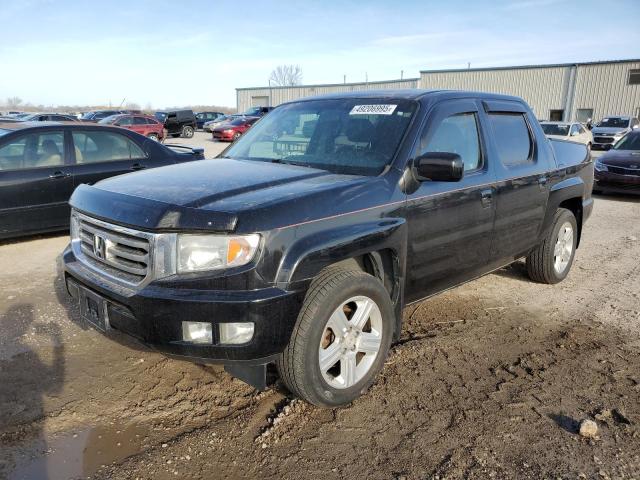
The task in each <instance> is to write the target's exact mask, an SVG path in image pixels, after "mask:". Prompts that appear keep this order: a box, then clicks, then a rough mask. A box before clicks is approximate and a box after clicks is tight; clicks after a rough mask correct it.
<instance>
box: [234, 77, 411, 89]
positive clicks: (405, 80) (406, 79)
mask: <svg viewBox="0 0 640 480" xmlns="http://www.w3.org/2000/svg"><path fill="white" fill-rule="evenodd" d="M418 80H420V78H397V79H395V80H376V81H373V82H347V83H317V84H315V85H290V86H287V85H277V86H276V85H272V86H271V87H270V86H269V85H266V86H263V87H242V88H236V90H261V89H265V88H271V89H272V90H277V89H281V88H319V87H341V86H347V87H350V86H351V87H353V86H356V85H376V84H381V83H393V82H417V81H418Z"/></svg>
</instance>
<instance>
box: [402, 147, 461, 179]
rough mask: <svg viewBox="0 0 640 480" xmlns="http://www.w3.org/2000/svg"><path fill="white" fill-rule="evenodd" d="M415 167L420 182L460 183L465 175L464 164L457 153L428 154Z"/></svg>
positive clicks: (417, 161) (417, 160) (421, 156)
mask: <svg viewBox="0 0 640 480" xmlns="http://www.w3.org/2000/svg"><path fill="white" fill-rule="evenodd" d="M414 165H415V169H416V173H417V174H418V177H419V180H432V181H434V182H458V181H460V180H462V177H463V175H464V163H463V162H462V158H461V157H460V155H458V154H457V153H448V152H427V153H425V154H423V155H420V156H419V157H418V158H416V160H415V164H414Z"/></svg>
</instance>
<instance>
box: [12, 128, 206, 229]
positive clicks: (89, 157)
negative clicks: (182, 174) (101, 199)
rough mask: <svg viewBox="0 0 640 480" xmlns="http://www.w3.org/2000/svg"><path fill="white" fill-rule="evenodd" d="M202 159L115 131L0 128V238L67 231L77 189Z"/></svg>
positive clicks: (196, 152)
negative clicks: (143, 170)
mask: <svg viewBox="0 0 640 480" xmlns="http://www.w3.org/2000/svg"><path fill="white" fill-rule="evenodd" d="M202 158H204V154H203V150H202V149H192V148H188V147H179V146H174V147H171V146H164V145H162V144H160V143H158V142H155V141H153V140H151V139H149V138H146V137H143V136H142V135H139V134H137V133H135V132H132V131H128V130H124V129H122V128H118V127H109V126H102V125H94V124H83V123H80V122H78V123H75V124H73V123H55V122H19V123H0V239H4V238H10V237H17V236H22V235H29V234H33V233H41V232H49V231H56V230H64V229H67V228H68V227H69V214H70V213H69V206H68V204H67V201H68V200H69V197H70V196H71V193H72V192H73V190H74V189H75V187H77V186H78V185H80V184H83V183H86V184H90V185H91V184H94V183H96V182H97V181H99V180H102V179H104V178H107V177H113V176H115V175H120V174H123V173H128V172H132V171H135V170H142V169H145V168H153V167H161V166H163V165H172V164H175V163H180V162H184V161H190V160H198V159H202Z"/></svg>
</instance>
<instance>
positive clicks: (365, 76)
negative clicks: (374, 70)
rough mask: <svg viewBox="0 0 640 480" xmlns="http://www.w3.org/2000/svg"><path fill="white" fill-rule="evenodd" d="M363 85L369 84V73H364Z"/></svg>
mask: <svg viewBox="0 0 640 480" xmlns="http://www.w3.org/2000/svg"><path fill="white" fill-rule="evenodd" d="M364 83H369V72H364Z"/></svg>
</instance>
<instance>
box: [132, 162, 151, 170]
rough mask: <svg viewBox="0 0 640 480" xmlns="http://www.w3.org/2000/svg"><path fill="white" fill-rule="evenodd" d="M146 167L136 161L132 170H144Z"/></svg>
mask: <svg viewBox="0 0 640 480" xmlns="http://www.w3.org/2000/svg"><path fill="white" fill-rule="evenodd" d="M145 168H147V167H145V166H144V165H142V164H140V163H134V164H133V165H131V170H144V169H145Z"/></svg>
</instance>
